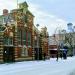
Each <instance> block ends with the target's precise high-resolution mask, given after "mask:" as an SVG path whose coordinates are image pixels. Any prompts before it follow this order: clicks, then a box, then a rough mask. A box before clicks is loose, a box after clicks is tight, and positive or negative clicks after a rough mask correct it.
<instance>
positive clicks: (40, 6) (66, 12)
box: [0, 0, 75, 35]
mask: <svg viewBox="0 0 75 75" xmlns="http://www.w3.org/2000/svg"><path fill="white" fill-rule="evenodd" d="M24 1H26V2H27V3H28V5H29V10H30V11H31V12H32V13H33V14H34V16H35V18H34V24H35V25H36V24H37V23H38V24H39V25H40V27H39V29H40V28H41V27H43V26H46V27H47V28H48V32H49V34H50V35H52V34H54V33H55V29H56V28H57V27H58V28H60V29H62V28H66V26H67V23H68V22H72V23H73V24H75V0H18V2H19V3H20V2H24ZM16 2H17V0H0V14H2V10H3V9H4V8H7V9H9V10H11V9H13V8H16Z"/></svg>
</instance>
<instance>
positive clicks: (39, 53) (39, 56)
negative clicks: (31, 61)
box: [35, 48, 42, 60]
mask: <svg viewBox="0 0 75 75" xmlns="http://www.w3.org/2000/svg"><path fill="white" fill-rule="evenodd" d="M35 60H42V48H35Z"/></svg>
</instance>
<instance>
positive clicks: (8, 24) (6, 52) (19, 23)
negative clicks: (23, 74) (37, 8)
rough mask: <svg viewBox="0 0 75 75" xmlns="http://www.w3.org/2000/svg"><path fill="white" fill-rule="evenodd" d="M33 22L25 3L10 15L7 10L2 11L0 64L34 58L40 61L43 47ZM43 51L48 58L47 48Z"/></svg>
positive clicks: (0, 18)
mask: <svg viewBox="0 0 75 75" xmlns="http://www.w3.org/2000/svg"><path fill="white" fill-rule="evenodd" d="M33 20H34V15H33V14H32V13H31V12H30V11H29V10H28V4H27V3H26V2H24V3H20V4H19V8H18V9H13V10H11V12H10V13H9V12H8V10H7V9H4V10H3V15H1V16H0V62H14V61H22V60H32V59H35V57H37V59H38V58H39V59H42V57H43V51H44V48H43V47H45V46H44V45H42V42H43V40H40V38H41V36H40V34H41V33H40V32H37V31H38V30H37V31H36V29H37V28H36V27H35V26H34V24H33ZM38 33H39V36H38ZM35 37H36V38H37V39H35ZM38 38H39V40H38ZM41 39H42V38H41ZM45 39H46V38H45ZM38 41H41V43H40V42H38ZM37 44H38V45H39V46H38V45H37ZM45 45H46V47H47V46H48V41H45ZM46 47H45V48H46ZM38 50H39V52H38ZM45 50H46V51H45V52H46V55H47V56H48V47H47V49H45ZM35 52H37V54H36V53H35ZM35 54H36V55H35ZM38 54H39V55H38ZM38 56H39V57H38ZM40 56H41V57H40Z"/></svg>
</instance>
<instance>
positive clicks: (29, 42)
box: [27, 32, 31, 46]
mask: <svg viewBox="0 0 75 75" xmlns="http://www.w3.org/2000/svg"><path fill="white" fill-rule="evenodd" d="M27 41H28V46H31V32H28V40H27Z"/></svg>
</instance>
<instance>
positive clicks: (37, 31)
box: [36, 24, 39, 60]
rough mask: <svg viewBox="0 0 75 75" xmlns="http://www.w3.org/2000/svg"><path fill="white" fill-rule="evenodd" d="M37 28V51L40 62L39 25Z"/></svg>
mask: <svg viewBox="0 0 75 75" xmlns="http://www.w3.org/2000/svg"><path fill="white" fill-rule="evenodd" d="M36 26H37V50H38V53H37V55H38V60H39V32H38V27H39V24H36Z"/></svg>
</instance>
